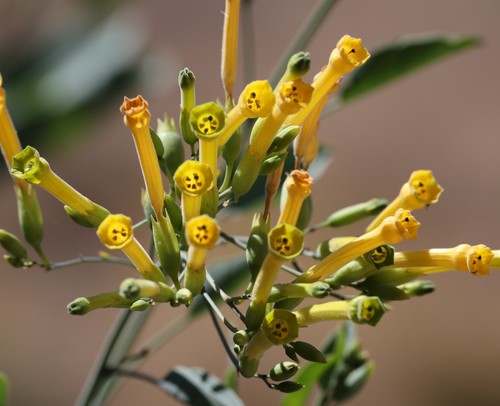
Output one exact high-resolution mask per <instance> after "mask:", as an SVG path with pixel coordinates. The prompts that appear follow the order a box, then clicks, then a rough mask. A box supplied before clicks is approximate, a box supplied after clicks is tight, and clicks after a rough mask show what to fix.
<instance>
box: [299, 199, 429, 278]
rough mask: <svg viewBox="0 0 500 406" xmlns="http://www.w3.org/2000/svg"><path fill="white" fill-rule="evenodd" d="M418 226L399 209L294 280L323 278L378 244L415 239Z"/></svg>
mask: <svg viewBox="0 0 500 406" xmlns="http://www.w3.org/2000/svg"><path fill="white" fill-rule="evenodd" d="M419 226H420V223H419V222H418V221H417V220H416V219H415V217H413V216H412V215H411V213H410V212H409V211H408V210H403V209H399V210H398V211H397V212H396V213H395V214H394V216H391V217H388V218H386V219H385V220H384V221H383V222H382V223H381V224H380V225H379V226H378V227H377V228H375V229H374V230H372V231H370V232H368V233H366V234H363V235H362V236H360V237H358V238H356V239H354V240H353V241H350V242H349V243H347V244H345V245H344V246H342V247H340V248H339V249H338V250H336V251H334V252H332V253H331V254H330V255H328V256H327V257H326V258H324V259H323V260H321V261H320V262H319V263H318V264H317V265H314V266H313V267H311V268H310V269H309V270H307V271H306V272H305V273H303V274H302V275H301V276H299V277H298V278H297V279H296V280H295V281H294V282H295V283H296V282H314V281H318V280H324V279H326V278H328V277H329V276H330V275H332V274H333V273H334V272H335V271H336V270H337V269H339V268H340V267H341V266H343V265H345V264H347V263H349V262H350V261H352V260H353V259H355V258H357V257H359V256H361V255H363V254H364V253H366V252H368V251H370V250H372V249H374V248H377V247H379V246H380V245H384V244H396V243H398V242H400V241H402V240H403V239H408V240H413V239H416V238H417V231H418V228H419Z"/></svg>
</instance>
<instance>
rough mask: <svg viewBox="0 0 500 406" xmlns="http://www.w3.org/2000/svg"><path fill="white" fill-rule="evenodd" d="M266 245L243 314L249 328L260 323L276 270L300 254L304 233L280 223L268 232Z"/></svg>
mask: <svg viewBox="0 0 500 406" xmlns="http://www.w3.org/2000/svg"><path fill="white" fill-rule="evenodd" d="M267 245H268V249H269V252H268V254H267V256H266V258H265V260H264V262H263V264H262V267H261V269H260V271H259V273H258V275H257V278H256V279H255V283H254V285H253V289H252V299H251V301H250V304H249V306H248V309H247V313H246V316H245V324H246V325H247V328H248V329H249V330H257V328H258V327H259V325H260V324H261V322H262V319H263V318H264V315H265V311H266V303H267V299H268V297H269V294H270V292H271V289H272V287H273V284H274V282H275V280H276V277H277V275H278V271H279V269H280V267H281V265H283V263H285V262H286V261H291V260H292V259H294V258H296V257H297V256H298V255H300V253H301V252H302V249H303V248H304V234H303V233H302V231H300V230H299V229H298V228H296V227H294V226H292V225H290V224H286V223H284V224H280V225H278V226H276V227H274V228H273V229H271V231H270V232H269V234H268V241H267Z"/></svg>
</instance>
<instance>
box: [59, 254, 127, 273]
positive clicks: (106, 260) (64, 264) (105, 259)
mask: <svg viewBox="0 0 500 406" xmlns="http://www.w3.org/2000/svg"><path fill="white" fill-rule="evenodd" d="M87 263H111V264H117V265H125V266H128V267H131V268H134V265H133V264H132V262H130V260H128V259H127V258H120V257H101V256H95V257H94V256H92V257H90V256H89V257H79V258H73V259H68V260H66V261H60V262H53V263H52V264H51V266H50V269H51V270H52V269H61V268H66V267H69V266H73V265H79V264H87Z"/></svg>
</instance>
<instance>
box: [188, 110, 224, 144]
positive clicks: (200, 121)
mask: <svg viewBox="0 0 500 406" xmlns="http://www.w3.org/2000/svg"><path fill="white" fill-rule="evenodd" d="M189 122H190V124H191V127H192V128H193V131H194V132H195V133H196V134H197V135H198V136H200V137H210V138H212V137H216V136H217V135H218V134H219V132H220V131H221V130H222V128H224V124H225V113H224V110H222V107H220V106H218V105H217V104H215V103H214V102H209V103H205V104H201V105H199V106H196V107H195V108H193V109H192V110H191V115H190V117H189Z"/></svg>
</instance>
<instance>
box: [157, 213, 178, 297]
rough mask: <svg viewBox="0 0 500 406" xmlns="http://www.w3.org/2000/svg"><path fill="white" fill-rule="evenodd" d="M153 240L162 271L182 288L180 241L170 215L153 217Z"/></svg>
mask: <svg viewBox="0 0 500 406" xmlns="http://www.w3.org/2000/svg"><path fill="white" fill-rule="evenodd" d="M151 219H152V220H151V225H152V229H153V241H154V244H155V248H156V252H157V254H158V260H159V261H160V265H161V269H162V272H163V273H164V275H165V276H169V277H170V279H172V282H173V283H174V285H175V287H176V288H177V289H179V288H180V283H179V272H180V270H181V266H182V263H181V256H180V249H179V242H178V241H177V236H176V234H175V231H174V228H173V227H172V223H171V222H170V219H169V218H168V217H165V216H164V215H162V216H161V217H160V218H159V219H158V220H155V219H153V218H151Z"/></svg>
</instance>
